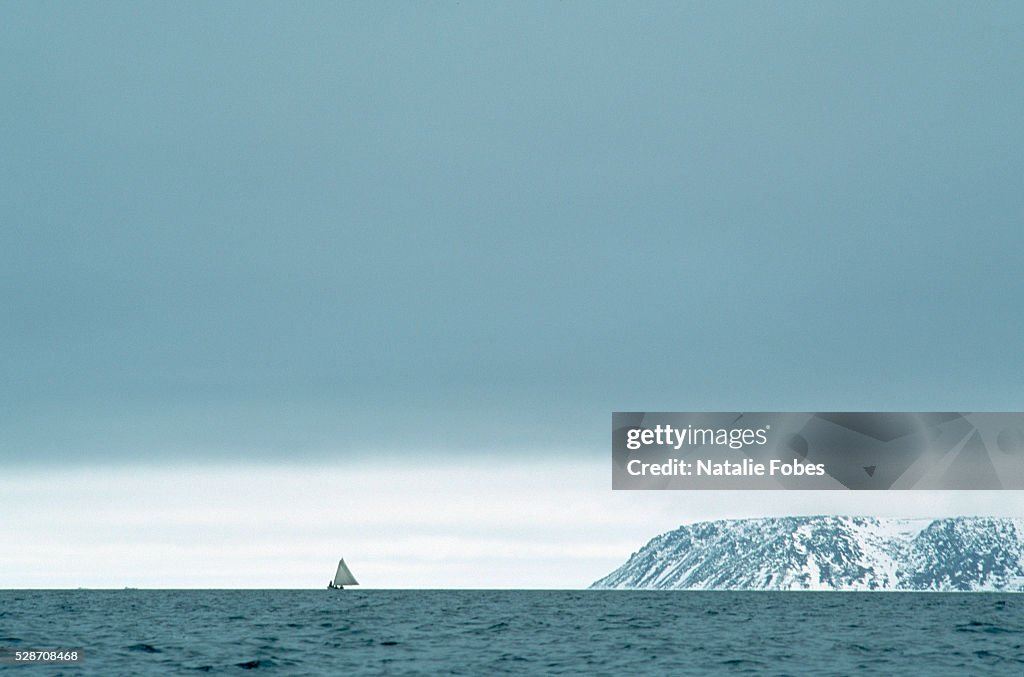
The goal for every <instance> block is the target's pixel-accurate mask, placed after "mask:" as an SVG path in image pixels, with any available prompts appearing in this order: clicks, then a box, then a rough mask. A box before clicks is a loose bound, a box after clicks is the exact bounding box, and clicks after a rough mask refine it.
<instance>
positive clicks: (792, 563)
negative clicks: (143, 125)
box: [590, 516, 1024, 592]
mask: <svg viewBox="0 0 1024 677" xmlns="http://www.w3.org/2000/svg"><path fill="white" fill-rule="evenodd" d="M590 587H591V588H597V589H610V588H611V589H651V590H879V591H882V590H906V591H912V590H931V591H962V592H1024V519H1018V518H1012V519H1011V518H994V517H946V518H941V519H886V518H877V517H835V516H817V517H767V518H761V519H742V520H718V521H714V522H700V523H696V524H690V525H687V526H682V527H679V528H678V529H676V530H675V531H670V532H667V533H664V534H662V535H660V536H657V537H655V538H653V539H651V541H650V542H648V543H647V544H646V545H645V546H644V547H643V548H641V549H640V550H639V551H638V552H635V553H633V555H632V556H631V557H630V558H629V560H628V561H626V563H625V564H623V565H622V566H621V567H619V568H618V569H616V570H615V571H613V572H612V573H610V574H608V575H607V576H605V577H604V578H602V579H600V580H598V581H596V582H595V583H593V585H591V586H590Z"/></svg>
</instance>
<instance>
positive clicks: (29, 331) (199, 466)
mask: <svg viewBox="0 0 1024 677" xmlns="http://www.w3.org/2000/svg"><path fill="white" fill-rule="evenodd" d="M1022 34H1024V9H1022V7H1021V6H1020V5H1019V4H1012V3H986V2H971V3H951V2H941V3H936V2H900V3H891V2H881V3H868V2H857V3H830V2H814V3H812V2H806V3H793V2H775V3H748V2H740V3H729V2H714V3H653V2H641V3H636V2H630V3H610V2H510V3H498V2H486V3H485V2H462V3H454V2H451V3H428V2H418V3H412V2H408V3H386V2H366V3H323V4H319V3H311V2H310V3H253V2H246V3H241V2H218V3H192V4H190V5H189V6H188V7H187V8H182V7H181V6H180V5H176V4H173V3H141V2H133V3H127V2H125V3H102V2H93V3H47V2H5V3H3V4H2V5H0V463H2V464H3V466H4V468H5V469H6V471H5V473H4V474H3V475H2V476H0V488H2V491H0V512H2V513H3V514H4V515H5V516H6V517H7V519H5V520H3V522H2V523H0V542H3V543H5V544H7V546H5V547H6V550H5V557H4V558H3V560H2V561H0V586H8V587H26V586H27V587H60V586H72V587H75V586H79V585H82V586H112V587H121V586H123V585H135V586H143V587H167V586H170V587H193V586H198V587H205V586H213V587H225V586H226V587H253V586H260V587H282V586H286V587H307V586H309V587H312V586H321V585H322V584H323V580H324V579H325V578H326V577H327V576H329V575H330V573H331V572H332V571H333V567H334V562H335V561H336V558H337V557H338V556H339V555H345V556H346V558H347V560H348V561H349V563H350V565H351V566H352V567H353V570H354V571H355V573H356V575H357V577H358V578H360V579H361V580H362V581H363V582H364V584H366V585H369V586H371V587H372V586H384V587H392V586H398V587H403V586H431V587H433V586H441V587H450V586H499V587H509V586H512V587H515V586H519V587H552V586H554V587H566V586H568V587H576V586H582V585H587V584H589V583H590V582H591V581H593V580H594V579H595V578H597V577H599V576H603V575H604V574H606V573H608V572H609V571H610V570H612V569H613V568H615V567H616V566H618V565H619V564H621V562H622V561H623V560H624V559H625V558H626V557H627V556H628V555H629V553H630V552H632V551H633V550H635V549H636V548H638V547H639V546H640V545H642V544H643V543H644V542H645V541H646V540H647V539H648V538H650V537H651V536H654V535H655V534H657V533H659V532H661V531H664V530H666V529H670V528H674V527H675V526H678V525H679V524H681V523H684V522H691V521H695V520H698V519H714V518H719V517H745V516H760V515H770V514H814V513H817V512H822V513H843V514H849V513H853V514H876V515H887V516H907V517H920V516H937V515H945V514H999V515H1011V516H1012V515H1016V516H1020V515H1021V514H1024V492H1001V493H997V492H887V493H885V494H881V495H879V494H875V493H873V492H872V493H865V492H763V493H756V494H749V493H737V492H679V491H674V492H669V491H666V492H613V491H612V490H611V489H610V463H609V460H610V458H609V457H610V449H609V446H610V445H609V432H610V424H611V421H610V413H611V412H612V411H613V410H627V411H628V410H638V411H643V410H651V411H656V410H668V411H696V410H709V411H716V410H718V411H743V410H753V411H757V410H766V411H773V410H774V411H787V410H790V411H793V410H795V411H821V410H909V411H929V410H957V411H976V410H1020V409H1021V400H1020V394H1021V392H1022V385H1024V383H1022V379H1024V377H1022V375H1024V368H1022V364H1021V358H1020V339H1021V336H1022V335H1024V276H1022V275H1021V260H1020V259H1021V252H1022V250H1024V229H1022V228H1021V224H1022V221H1024V219H1022V217H1024V186H1022V185H1021V182H1022V177H1024V152H1022V151H1024V148H1022V145H1024V144H1022V141H1024V125H1022V124H1021V120H1022V119H1024V85H1022V80H1021V77H1020V74H1021V73H1022V72H1024V50H1022V49H1021V46H1020V36H1021V35H1022ZM439 450H447V451H448V452H449V453H448V454H447V456H445V457H444V458H441V457H439V456H438V455H437V453H438V451H439ZM311 463H315V464H316V465H315V467H314V468H311V467H310V464H311Z"/></svg>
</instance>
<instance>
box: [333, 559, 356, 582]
mask: <svg viewBox="0 0 1024 677" xmlns="http://www.w3.org/2000/svg"><path fill="white" fill-rule="evenodd" d="M334 584H335V585H359V582H358V581H357V580H356V577H355V576H353V575H352V572H351V571H349V570H348V566H346V565H345V558H344V557H342V558H341V560H340V561H339V562H338V571H337V572H336V573H335V574H334Z"/></svg>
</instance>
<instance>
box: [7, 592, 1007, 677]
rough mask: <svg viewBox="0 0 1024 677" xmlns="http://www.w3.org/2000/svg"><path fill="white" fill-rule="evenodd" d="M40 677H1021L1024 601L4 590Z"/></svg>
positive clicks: (14, 626)
mask: <svg viewBox="0 0 1024 677" xmlns="http://www.w3.org/2000/svg"><path fill="white" fill-rule="evenodd" d="M0 647H6V648H14V649H26V648H57V647H61V648H72V647H74V648H80V649H83V650H84V653H85V660H84V662H83V663H81V664H80V665H46V666H43V665H18V666H4V667H0V671H10V672H12V673H17V674H26V675H57V674H64V675H78V674H97V675H135V674H160V675H164V674H189V675H194V674H197V673H203V672H210V673H217V674H253V673H252V672H251V671H255V674H263V673H269V674H296V675H310V674H312V675H315V674H332V675H341V674H345V675H499V674H518V675H563V674H574V675H576V674H586V675H624V674H628V675H648V674H649V675H664V674H686V675H700V674H720V673H723V672H729V673H732V674H758V675H761V674H768V675H772V674H775V675H802V674H812V675H849V674H855V673H871V674H886V675H892V674H897V673H899V674H905V675H918V674H919V675H964V674H972V675H982V674H993V675H1017V676H1019V675H1021V674H1024V595H1009V594H1007V595H1003V594H956V593H950V594H946V593H836V592H681V591H679V592H670V591H650V592H647V591H644V592H640V591H598V590H593V591H591V590H580V591H530V590H358V589H356V590H344V591H328V590H67V591H59V590H51V591H18V590H7V591H0Z"/></svg>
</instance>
